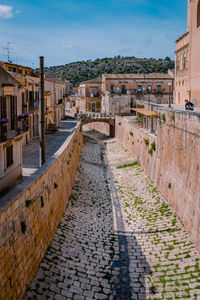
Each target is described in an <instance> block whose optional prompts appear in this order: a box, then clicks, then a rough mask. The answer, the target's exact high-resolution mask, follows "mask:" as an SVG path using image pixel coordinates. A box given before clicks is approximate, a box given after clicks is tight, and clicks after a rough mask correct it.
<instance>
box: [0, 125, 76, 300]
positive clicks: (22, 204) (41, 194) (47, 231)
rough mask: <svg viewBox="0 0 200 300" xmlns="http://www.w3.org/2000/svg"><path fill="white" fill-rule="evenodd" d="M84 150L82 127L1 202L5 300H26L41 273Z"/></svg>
mask: <svg viewBox="0 0 200 300" xmlns="http://www.w3.org/2000/svg"><path fill="white" fill-rule="evenodd" d="M81 148H82V132H81V125H80V124H78V125H77V127H76V130H75V131H74V133H73V134H72V135H71V136H69V137H68V138H67V139H66V140H65V142H64V143H63V145H62V146H61V147H60V149H59V150H58V151H57V152H56V153H55V154H54V156H53V157H52V158H51V159H50V160H49V161H48V162H47V163H46V164H45V165H43V166H42V167H41V168H40V169H39V170H38V171H37V172H36V173H34V174H33V175H32V176H31V177H30V178H29V179H27V180H25V181H24V182H22V183H21V184H19V185H17V186H16V188H15V189H14V190H13V191H12V192H10V193H9V194H8V195H6V196H5V197H4V198H2V199H1V200H0V299H1V300H4V299H5V300H9V299H10V300H11V299H12V300H14V299H17V300H19V299H21V298H22V297H23V295H24V293H25V291H26V288H27V286H28V285H29V284H30V282H31V281H32V279H33V277H34V275H35V274H36V272H37V270H38V267H39V265H40V263H41V260H42V258H43V257H44V254H45V253H46V250H47V248H48V246H49V244H50V242H51V240H52V238H53V235H54V233H55V232H56V230H57V227H58V225H59V223H60V221H61V218H62V216H63V214H64V212H65V210H66V206H67V204H68V200H69V197H70V194H71V190H72V186H73V183H74V178H75V174H76V169H77V166H78V161H79V156H80V153H81ZM11 199H12V200H11Z"/></svg>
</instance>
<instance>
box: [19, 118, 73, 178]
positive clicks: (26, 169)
mask: <svg viewBox="0 0 200 300" xmlns="http://www.w3.org/2000/svg"><path fill="white" fill-rule="evenodd" d="M76 125H77V121H75V120H70V119H69V120H65V121H61V122H60V123H59V129H58V131H56V132H54V133H53V134H48V135H46V160H48V159H49V158H51V157H52V156H53V155H54V154H55V153H56V151H57V150H58V149H59V148H60V147H61V145H62V144H63V142H64V141H65V140H66V138H67V137H68V136H69V135H70V134H72V132H73V130H74V128H75V126H76ZM38 168H39V138H38V137H37V138H35V139H33V140H32V141H31V142H30V143H29V144H27V145H25V146H24V147H23V176H24V177H27V176H30V175H32V174H33V173H34V172H36V171H37V169H38Z"/></svg>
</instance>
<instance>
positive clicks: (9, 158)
mask: <svg viewBox="0 0 200 300" xmlns="http://www.w3.org/2000/svg"><path fill="white" fill-rule="evenodd" d="M6 159H7V168H8V167H9V166H11V165H12V164H13V145H12V146H10V147H7V148H6Z"/></svg>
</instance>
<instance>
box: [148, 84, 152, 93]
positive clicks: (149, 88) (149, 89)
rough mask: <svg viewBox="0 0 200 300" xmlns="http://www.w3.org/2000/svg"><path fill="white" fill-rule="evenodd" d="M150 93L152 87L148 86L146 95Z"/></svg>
mask: <svg viewBox="0 0 200 300" xmlns="http://www.w3.org/2000/svg"><path fill="white" fill-rule="evenodd" d="M151 91H152V86H151V85H148V87H147V93H148V94H150V93H151Z"/></svg>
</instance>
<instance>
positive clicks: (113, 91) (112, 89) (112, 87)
mask: <svg viewBox="0 0 200 300" xmlns="http://www.w3.org/2000/svg"><path fill="white" fill-rule="evenodd" d="M111 94H115V86H114V85H111Z"/></svg>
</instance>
